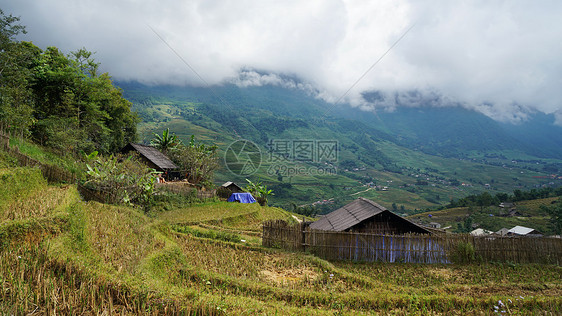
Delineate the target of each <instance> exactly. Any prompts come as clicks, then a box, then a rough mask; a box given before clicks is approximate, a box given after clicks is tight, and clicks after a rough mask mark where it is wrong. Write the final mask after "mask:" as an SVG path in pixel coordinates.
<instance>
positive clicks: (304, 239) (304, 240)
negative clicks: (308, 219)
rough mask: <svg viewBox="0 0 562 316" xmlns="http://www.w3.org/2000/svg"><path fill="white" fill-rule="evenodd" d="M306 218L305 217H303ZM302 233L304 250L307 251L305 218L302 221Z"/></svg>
mask: <svg viewBox="0 0 562 316" xmlns="http://www.w3.org/2000/svg"><path fill="white" fill-rule="evenodd" d="M303 219H304V218H303ZM300 226H301V234H302V238H301V243H302V252H305V251H306V235H305V234H306V232H305V227H306V225H305V223H304V220H303V221H302V222H301V225H300Z"/></svg>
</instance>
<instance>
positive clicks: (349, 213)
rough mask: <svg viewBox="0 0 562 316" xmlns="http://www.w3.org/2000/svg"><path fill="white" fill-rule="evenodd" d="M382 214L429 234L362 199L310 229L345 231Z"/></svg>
mask: <svg viewBox="0 0 562 316" xmlns="http://www.w3.org/2000/svg"><path fill="white" fill-rule="evenodd" d="M383 212H388V213H389V214H391V216H393V217H396V218H398V219H399V220H402V221H404V223H407V224H408V225H413V226H416V227H418V228H419V230H420V231H424V232H425V233H430V232H429V231H428V230H427V229H425V228H423V227H420V226H418V225H416V224H414V223H412V222H410V221H409V220H407V219H405V218H403V217H401V216H398V215H396V214H394V213H392V212H391V211H389V210H388V209H386V208H385V207H383V206H381V205H379V204H377V203H375V202H373V201H371V200H369V199H366V198H362V197H360V198H358V199H357V200H355V201H353V202H351V203H349V204H347V205H344V206H343V207H341V208H339V209H337V210H335V211H333V212H331V213H329V214H327V215H326V216H324V217H322V218H321V219H319V220H317V221H316V222H313V223H311V224H310V228H311V229H317V230H331V231H345V230H347V229H350V228H352V227H353V226H356V225H357V224H359V223H362V222H364V221H366V220H369V219H370V218H372V217H373V216H375V215H378V214H381V213H383Z"/></svg>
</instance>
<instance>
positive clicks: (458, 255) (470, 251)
mask: <svg viewBox="0 0 562 316" xmlns="http://www.w3.org/2000/svg"><path fill="white" fill-rule="evenodd" d="M449 259H450V260H451V262H453V263H461V264H463V263H471V262H474V261H475V259H476V257H475V252H474V246H473V245H472V243H470V242H459V243H458V244H456V246H455V248H454V249H453V250H452V251H451V253H449Z"/></svg>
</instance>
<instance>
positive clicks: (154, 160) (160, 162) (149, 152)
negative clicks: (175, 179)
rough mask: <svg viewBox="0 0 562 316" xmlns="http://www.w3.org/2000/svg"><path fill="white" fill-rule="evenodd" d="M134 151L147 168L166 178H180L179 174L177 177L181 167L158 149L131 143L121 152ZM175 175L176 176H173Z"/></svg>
mask: <svg viewBox="0 0 562 316" xmlns="http://www.w3.org/2000/svg"><path fill="white" fill-rule="evenodd" d="M132 151H133V152H137V153H138V154H139V155H140V157H141V159H142V160H143V162H144V163H145V164H146V165H147V166H149V167H150V168H153V169H155V170H156V171H160V172H162V173H163V174H164V178H166V179H168V178H170V177H172V176H179V173H178V174H177V175H175V173H177V170H178V169H179V167H178V166H177V165H176V164H175V163H174V162H173V161H171V160H170V158H168V157H167V156H166V155H164V154H163V153H162V152H160V151H159V150H158V149H156V148H154V147H152V146H146V145H141V144H134V143H129V144H127V146H125V147H123V149H121V152H122V153H124V154H126V153H129V152H132ZM173 173H174V175H172V174H173Z"/></svg>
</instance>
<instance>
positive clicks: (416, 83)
mask: <svg viewBox="0 0 562 316" xmlns="http://www.w3.org/2000/svg"><path fill="white" fill-rule="evenodd" d="M0 8H2V9H3V10H4V12H5V13H7V14H13V15H16V16H20V17H21V23H22V24H23V25H26V26H27V30H28V34H26V35H22V36H21V37H20V39H21V40H28V41H32V42H34V43H35V44H36V45H38V46H40V47H42V48H44V47H46V46H57V47H59V48H60V49H62V50H64V51H66V52H70V51H73V50H77V49H79V48H81V47H86V48H87V49H89V50H91V51H95V52H96V55H95V57H96V59H97V60H98V61H99V62H101V63H102V70H104V71H107V72H109V73H111V74H112V75H113V76H114V77H115V78H116V79H118V80H121V81H126V80H137V81H140V82H143V83H148V84H177V85H203V86H205V85H214V84H221V83H224V82H231V83H232V82H233V83H236V84H238V85H240V86H250V85H265V84H270V85H280V86H284V87H292V88H296V89H302V90H305V91H308V92H309V93H311V94H313V95H315V96H316V97H319V98H322V99H324V100H326V101H329V102H336V101H339V102H347V103H350V104H351V105H352V106H357V107H360V108H362V109H366V110H373V109H374V110H381V109H386V110H392V109H395V108H396V107H399V106H409V107H418V106H428V105H430V106H452V105H453V106H462V107H465V108H469V109H475V110H477V111H479V112H481V113H484V114H486V115H488V116H490V117H492V118H494V119H496V120H500V121H507V122H521V121H525V120H527V119H528V118H529V115H530V114H532V113H536V112H542V113H546V114H554V115H555V117H556V123H557V124H559V125H562V102H561V100H562V89H560V87H561V86H562V57H561V56H562V41H560V38H562V19H560V18H559V17H560V16H561V14H562V2H560V1H542V2H540V3H535V2H528V1H493V2H492V1H471V2H449V1H423V2H418V1H408V0H399V1H391V0H388V1H368V2H367V1H339V0H338V1H337V0H332V1H306V2H303V1H282V2H280V1H203V0H192V1H174V0H170V1H164V2H162V1H155V0H149V1H136V0H125V1H113V0H111V1H110V0H100V1H95V2H94V1H75V0H51V1H34V0H18V1H9V0H0ZM408 30H409V31H408ZM381 57H382V59H381ZM184 61H185V63H184ZM369 69H370V71H368V70H369ZM363 75H364V76H363ZM297 78H298V79H297ZM360 78H361V80H359V79H360ZM351 87H353V88H352V89H351V90H349V89H350V88H351ZM348 90H349V91H348ZM365 96H366V97H365Z"/></svg>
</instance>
